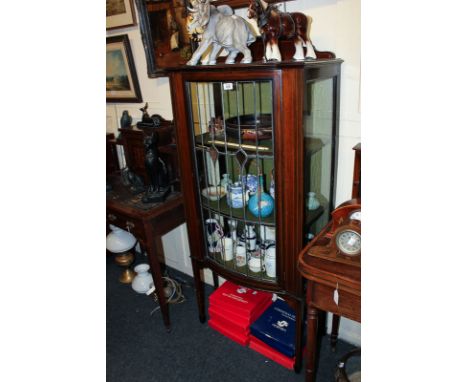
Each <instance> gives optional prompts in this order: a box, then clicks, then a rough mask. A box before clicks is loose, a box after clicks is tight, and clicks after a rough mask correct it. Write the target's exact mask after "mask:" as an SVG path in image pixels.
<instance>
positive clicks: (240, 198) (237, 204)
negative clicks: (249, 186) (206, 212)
mask: <svg viewBox="0 0 468 382" xmlns="http://www.w3.org/2000/svg"><path fill="white" fill-rule="evenodd" d="M227 194H228V198H227V203H228V205H229V206H230V207H232V208H243V207H244V206H245V205H246V204H247V201H248V200H249V193H248V191H247V190H246V189H245V187H244V186H243V185H242V183H241V182H235V183H232V184H228V186H227Z"/></svg>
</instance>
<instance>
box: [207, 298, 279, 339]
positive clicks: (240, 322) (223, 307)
mask: <svg viewBox="0 0 468 382" xmlns="http://www.w3.org/2000/svg"><path fill="white" fill-rule="evenodd" d="M271 303H272V301H271V299H268V300H265V301H264V302H262V303H261V305H259V306H258V307H257V308H256V309H255V310H254V312H253V313H252V315H251V316H248V315H245V314H242V313H239V311H238V310H236V309H233V308H232V306H231V305H230V304H229V302H227V303H213V304H212V303H210V306H209V308H208V313H210V310H211V312H212V313H213V314H216V315H218V316H222V318H223V319H224V320H226V321H229V322H230V323H232V325H235V326H238V327H240V328H242V329H243V330H249V331H250V329H249V327H250V324H252V322H254V321H255V320H257V319H258V318H259V317H260V316H261V315H262V313H263V312H264V311H265V310H266V309H267V308H268V307H269V306H270V305H271ZM210 314H211V313H210Z"/></svg>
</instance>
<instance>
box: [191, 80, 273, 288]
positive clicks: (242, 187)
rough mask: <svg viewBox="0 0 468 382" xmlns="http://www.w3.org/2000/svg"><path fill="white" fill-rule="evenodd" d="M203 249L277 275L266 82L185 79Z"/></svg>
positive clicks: (261, 274) (239, 266)
mask: <svg viewBox="0 0 468 382" xmlns="http://www.w3.org/2000/svg"><path fill="white" fill-rule="evenodd" d="M186 86H187V90H188V94H189V102H190V117H191V123H192V132H193V137H192V140H193V143H194V147H193V150H194V154H193V155H194V157H195V163H196V174H195V176H196V184H197V185H198V187H199V191H200V192H199V194H200V201H199V202H200V205H201V211H202V219H203V221H204V225H203V229H204V242H205V249H206V251H205V253H206V255H207V256H208V257H209V258H211V259H212V260H213V261H215V262H217V263H218V264H221V265H222V266H224V267H226V268H229V269H230V270H231V271H233V272H238V273H241V274H243V275H245V276H248V277H252V278H256V279H260V280H262V281H267V282H272V283H274V282H276V251H275V242H276V233H275V232H276V230H275V221H276V220H275V200H274V187H275V186H274V184H275V181H274V156H273V153H274V135H275V134H274V131H275V128H274V121H273V114H272V110H273V93H272V81H270V80H264V81H233V82H188V83H187V84H186Z"/></svg>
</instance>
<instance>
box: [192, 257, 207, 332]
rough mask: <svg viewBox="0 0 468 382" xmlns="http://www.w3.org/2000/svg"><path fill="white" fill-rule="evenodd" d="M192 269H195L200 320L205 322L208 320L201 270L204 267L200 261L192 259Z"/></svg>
mask: <svg viewBox="0 0 468 382" xmlns="http://www.w3.org/2000/svg"><path fill="white" fill-rule="evenodd" d="M192 269H193V279H194V281H195V292H196V294H197V304H198V317H199V319H200V322H201V323H202V324H204V323H205V322H206V313H205V287H204V285H203V282H202V280H201V272H202V270H203V268H202V267H200V265H199V263H198V261H196V260H194V259H192Z"/></svg>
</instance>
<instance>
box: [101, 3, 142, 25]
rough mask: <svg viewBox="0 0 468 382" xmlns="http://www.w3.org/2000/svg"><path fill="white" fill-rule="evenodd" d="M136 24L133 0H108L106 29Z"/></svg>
mask: <svg viewBox="0 0 468 382" xmlns="http://www.w3.org/2000/svg"><path fill="white" fill-rule="evenodd" d="M135 24H136V19H135V11H134V5H133V0H106V29H116V28H123V27H128V26H131V25H135Z"/></svg>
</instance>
